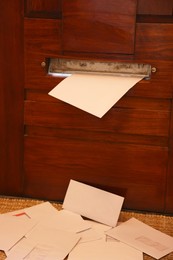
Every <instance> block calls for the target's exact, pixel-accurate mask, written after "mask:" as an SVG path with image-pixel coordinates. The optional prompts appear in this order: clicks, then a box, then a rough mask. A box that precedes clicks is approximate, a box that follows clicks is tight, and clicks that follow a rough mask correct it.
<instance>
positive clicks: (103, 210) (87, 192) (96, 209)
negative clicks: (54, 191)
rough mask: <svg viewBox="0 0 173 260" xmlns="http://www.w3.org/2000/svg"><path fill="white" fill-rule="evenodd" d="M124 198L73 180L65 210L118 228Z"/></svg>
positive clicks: (66, 196) (68, 190)
mask: <svg viewBox="0 0 173 260" xmlns="http://www.w3.org/2000/svg"><path fill="white" fill-rule="evenodd" d="M123 201H124V198H123V197H121V196H118V195H115V194H112V193H110V192H106V191H103V190H100V189H97V188H94V187H92V186H89V185H86V184H83V183H80V182H77V181H74V180H71V181H70V183H69V186H68V189H67V192H66V195H65V199H64V202H63V208H64V209H66V210H69V211H72V212H75V213H78V214H80V215H82V216H84V217H87V218H89V219H92V220H95V221H98V222H100V223H103V224H106V225H109V226H112V227H114V226H116V224H117V220H118V217H119V214H120V211H121V208H122V204H123Z"/></svg>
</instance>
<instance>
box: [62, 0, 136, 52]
mask: <svg viewBox="0 0 173 260" xmlns="http://www.w3.org/2000/svg"><path fill="white" fill-rule="evenodd" d="M136 4H137V1H136V0H126V1H124V2H122V1H121V0H117V1H109V4H108V3H107V1H106V0H101V1H92V0H88V1H85V0H75V1H63V49H64V50H65V51H70V52H83V53H85V52H92V53H93V52H97V53H98V52H104V53H121V54H122V53H123V54H133V53H134V37H135V20H136Z"/></svg>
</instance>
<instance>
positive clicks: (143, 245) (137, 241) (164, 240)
mask: <svg viewBox="0 0 173 260" xmlns="http://www.w3.org/2000/svg"><path fill="white" fill-rule="evenodd" d="M106 234H107V235H108V236H111V237H113V238H115V239H118V240H120V241H121V242H124V243H125V244H128V245H129V246H132V247H134V248H136V249H138V250H140V251H142V252H144V253H146V254H148V255H150V256H152V257H154V258H156V259H159V258H161V257H163V256H165V255H167V254H169V253H170V252H172V251H173V237H171V236H168V235H167V234H164V233H162V232H161V231H158V230H156V229H154V228H152V227H150V226H148V225H147V224H145V223H143V222H141V221H139V220H137V219H135V218H131V219H129V220H128V221H126V222H124V223H122V224H121V225H119V226H117V227H115V228H112V229H110V230H108V231H107V232H106Z"/></svg>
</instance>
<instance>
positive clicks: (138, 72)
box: [48, 58, 152, 79]
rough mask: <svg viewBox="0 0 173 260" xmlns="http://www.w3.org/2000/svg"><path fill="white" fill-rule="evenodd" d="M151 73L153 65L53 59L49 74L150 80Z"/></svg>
mask: <svg viewBox="0 0 173 260" xmlns="http://www.w3.org/2000/svg"><path fill="white" fill-rule="evenodd" d="M151 72H152V68H151V65H149V64H143V63H127V62H112V61H109V62H107V61H106V62H105V61H94V60H78V59H66V58H51V59H50V61H49V68H48V74H50V75H55V76H62V77H66V76H69V75H71V74H76V73H88V74H102V75H104V74H105V75H112V76H117V75H121V76H140V77H141V76H143V77H144V78H145V79H149V78H150V77H151Z"/></svg>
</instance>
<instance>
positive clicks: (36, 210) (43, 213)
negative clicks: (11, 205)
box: [3, 202, 58, 220]
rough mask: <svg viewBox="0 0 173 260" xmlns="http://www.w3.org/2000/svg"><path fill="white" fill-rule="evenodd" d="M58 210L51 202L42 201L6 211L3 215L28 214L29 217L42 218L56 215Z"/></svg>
mask: <svg viewBox="0 0 173 260" xmlns="http://www.w3.org/2000/svg"><path fill="white" fill-rule="evenodd" d="M57 213H58V210H57V209H55V208H54V207H53V206H52V205H51V203H50V202H42V203H40V204H38V205H34V206H32V207H27V208H24V209H20V210H15V211H12V212H8V213H5V214H3V215H9V216H21V215H26V216H28V217H29V218H32V219H36V220H42V219H43V218H49V217H50V216H53V215H56V214H57Z"/></svg>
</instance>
